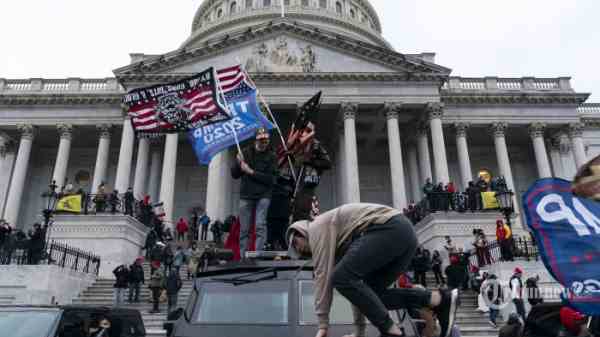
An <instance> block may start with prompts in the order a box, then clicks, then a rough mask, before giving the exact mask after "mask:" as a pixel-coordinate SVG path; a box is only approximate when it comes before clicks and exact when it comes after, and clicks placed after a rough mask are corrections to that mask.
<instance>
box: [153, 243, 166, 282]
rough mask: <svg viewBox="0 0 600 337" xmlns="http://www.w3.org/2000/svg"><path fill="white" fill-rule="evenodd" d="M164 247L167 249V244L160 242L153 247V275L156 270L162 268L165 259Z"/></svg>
mask: <svg viewBox="0 0 600 337" xmlns="http://www.w3.org/2000/svg"><path fill="white" fill-rule="evenodd" d="M164 247H165V244H164V243H162V242H160V241H159V242H157V243H156V244H155V245H154V247H152V250H150V273H151V274H153V273H154V270H156V269H159V268H160V264H161V263H162V259H163V250H164Z"/></svg>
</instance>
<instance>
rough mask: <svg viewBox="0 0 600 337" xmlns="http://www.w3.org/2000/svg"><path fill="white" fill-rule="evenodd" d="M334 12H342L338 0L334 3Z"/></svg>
mask: <svg viewBox="0 0 600 337" xmlns="http://www.w3.org/2000/svg"><path fill="white" fill-rule="evenodd" d="M335 12H336V13H338V14H342V3H341V2H339V1H338V2H336V3H335Z"/></svg>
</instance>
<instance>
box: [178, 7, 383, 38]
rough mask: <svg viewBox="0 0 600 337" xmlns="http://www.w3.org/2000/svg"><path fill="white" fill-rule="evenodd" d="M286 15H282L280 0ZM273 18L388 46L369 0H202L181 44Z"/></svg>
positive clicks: (245, 27) (236, 30)
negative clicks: (187, 33)
mask: <svg viewBox="0 0 600 337" xmlns="http://www.w3.org/2000/svg"><path fill="white" fill-rule="evenodd" d="M282 1H283V3H284V6H285V18H282V17H281V14H282V9H281V2H282ZM276 20H287V21H290V22H294V21H297V22H301V23H303V24H305V25H310V26H313V27H315V28H322V29H325V30H328V31H330V32H334V33H338V34H340V35H344V36H348V37H352V38H355V39H358V40H362V41H364V42H367V43H371V44H374V45H377V46H381V47H384V48H389V49H391V46H390V45H389V44H388V43H387V42H386V41H385V39H384V38H383V37H382V36H381V23H380V21H379V17H378V16H377V13H376V12H375V9H374V8H373V6H372V5H371V4H370V3H369V1H368V0H205V1H204V2H203V3H202V4H201V5H200V8H198V11H197V12H196V15H195V16H194V21H193V23H192V34H191V36H190V37H189V38H188V39H187V40H186V41H185V42H184V43H183V45H182V48H186V47H197V46H199V45H200V44H201V43H203V42H205V41H207V40H210V39H211V38H213V37H217V36H222V35H223V34H226V33H228V32H239V31H240V30H247V29H248V28H251V27H253V26H256V25H259V24H264V23H266V22H271V21H276Z"/></svg>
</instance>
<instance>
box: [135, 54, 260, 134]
mask: <svg viewBox="0 0 600 337" xmlns="http://www.w3.org/2000/svg"><path fill="white" fill-rule="evenodd" d="M215 74H216V78H217V79H216V80H215ZM244 81H245V82H246V83H248V82H249V81H248V79H247V77H246V73H245V72H244V71H243V70H242V68H241V66H239V65H238V66H233V67H229V68H225V69H221V70H218V71H216V72H214V71H213V68H209V69H207V70H205V71H203V72H202V73H199V74H197V75H195V76H193V77H190V78H187V79H184V80H182V81H179V82H175V83H170V84H165V85H157V86H153V87H148V88H141V89H136V90H133V91H130V92H129V93H128V94H127V95H126V96H125V98H124V103H125V105H126V106H127V108H128V114H129V116H130V117H131V122H132V125H133V128H134V130H135V131H136V132H137V133H142V134H149V135H159V134H162V133H173V132H183V131H188V130H191V129H195V128H197V127H201V126H204V125H208V124H212V123H217V122H221V121H225V120H228V119H229V118H231V117H230V116H229V115H228V114H227V113H226V111H227V108H226V106H225V102H224V101H223V99H222V96H221V95H220V93H219V92H220V90H219V86H220V88H222V93H223V94H226V93H228V92H230V91H232V90H235V89H236V87H237V86H238V85H239V84H240V83H242V82H244Z"/></svg>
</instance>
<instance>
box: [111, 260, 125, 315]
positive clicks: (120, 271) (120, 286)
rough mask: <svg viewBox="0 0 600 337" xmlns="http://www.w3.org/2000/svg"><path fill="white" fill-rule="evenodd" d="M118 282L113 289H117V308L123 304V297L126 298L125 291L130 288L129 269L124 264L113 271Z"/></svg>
mask: <svg viewBox="0 0 600 337" xmlns="http://www.w3.org/2000/svg"><path fill="white" fill-rule="evenodd" d="M113 275H115V278H116V281H115V284H114V285H113V287H114V288H115V307H118V306H120V305H121V304H123V297H125V290H126V289H127V287H128V284H127V280H128V279H129V269H127V266H126V265H124V264H122V265H120V266H118V267H117V268H115V269H114V270H113Z"/></svg>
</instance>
